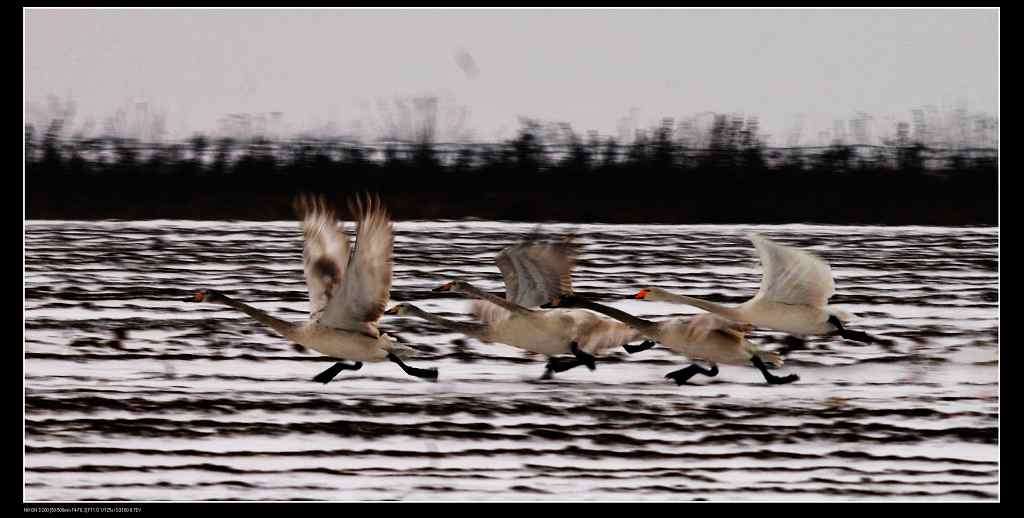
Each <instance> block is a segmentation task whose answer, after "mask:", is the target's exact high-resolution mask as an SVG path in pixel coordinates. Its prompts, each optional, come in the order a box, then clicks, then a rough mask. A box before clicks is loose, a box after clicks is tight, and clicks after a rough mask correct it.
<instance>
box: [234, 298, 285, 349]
mask: <svg viewBox="0 0 1024 518" xmlns="http://www.w3.org/2000/svg"><path fill="white" fill-rule="evenodd" d="M221 297H222V298H223V301H221V302H220V303H221V304H224V305H225V306H230V307H233V308H235V309H237V310H239V311H241V312H243V313H245V314H246V315H249V316H250V317H252V318H254V319H256V320H257V321H259V322H260V323H262V324H264V325H267V326H269V327H270V328H272V329H273V330H274V331H277V332H278V333H280V334H281V336H284V337H285V338H289V339H291V338H292V337H293V336H295V333H296V331H297V329H298V326H296V325H295V324H293V323H291V322H287V321H284V320H281V319H279V318H275V317H272V316H270V315H268V314H267V313H265V312H264V311H262V310H259V309H256V308H254V307H252V306H250V305H248V304H245V303H244V302H239V301H237V300H235V299H233V298H231V297H228V296H227V295H221Z"/></svg>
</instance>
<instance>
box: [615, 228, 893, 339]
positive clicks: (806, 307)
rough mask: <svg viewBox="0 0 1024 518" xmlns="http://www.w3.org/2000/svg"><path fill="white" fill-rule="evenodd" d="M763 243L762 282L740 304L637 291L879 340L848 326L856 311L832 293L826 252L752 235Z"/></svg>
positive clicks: (806, 330) (800, 328)
mask: <svg viewBox="0 0 1024 518" xmlns="http://www.w3.org/2000/svg"><path fill="white" fill-rule="evenodd" d="M749 237H750V240H751V242H753V244H754V246H755V247H756V248H757V251H758V254H759V256H760V258H761V266H762V268H763V269H764V273H763V275H762V277H761V287H760V289H759V290H758V292H757V294H756V295H754V297H753V298H751V299H750V300H748V301H746V302H744V303H742V304H740V305H738V306H735V307H729V306H723V305H721V304H716V303H714V302H711V301H707V300H703V299H699V298H696V297H688V296H686V295H676V294H674V293H670V292H668V291H666V290H663V289H661V288H644V289H642V290H640V291H639V292H638V293H637V294H636V295H635V297H636V298H637V299H642V300H648V301H655V302H659V301H664V302H672V303H677V304H686V305H689V306H694V307H698V308H700V309H703V310H705V311H708V312H711V313H714V314H716V315H719V316H722V317H724V318H727V319H729V320H733V321H737V322H749V323H751V324H753V325H754V326H756V327H762V328H766V329H773V330H776V331H783V332H786V333H789V334H791V335H794V336H796V337H801V338H802V337H805V336H810V335H829V334H833V333H838V334H839V335H840V336H842V337H843V338H846V339H849V340H854V341H858V342H864V343H873V342H876V341H878V340H877V339H875V338H874V337H872V336H870V335H868V334H867V333H864V332H861V331H853V330H850V329H847V328H846V327H845V324H846V323H847V322H848V321H849V320H850V319H851V317H852V316H851V315H850V314H849V313H847V312H846V311H843V310H841V309H839V308H837V307H835V306H830V305H828V299H829V298H830V297H832V294H833V293H834V292H835V281H834V280H833V279H832V269H831V268H830V267H829V265H828V263H826V262H825V261H824V260H822V259H821V258H819V257H817V256H814V255H812V254H810V253H808V252H806V251H804V250H800V249H798V248H793V247H790V246H783V245H780V244H778V243H775V242H774V241H772V240H770V239H768V238H765V237H762V236H758V235H751V236H749Z"/></svg>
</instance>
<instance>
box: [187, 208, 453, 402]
mask: <svg viewBox="0 0 1024 518" xmlns="http://www.w3.org/2000/svg"><path fill="white" fill-rule="evenodd" d="M296 208H297V209H298V210H299V211H300V212H301V213H302V216H303V220H302V228H303V237H304V247H303V252H302V259H303V270H304V274H305V279H306V286H307V288H308V289H309V302H310V315H309V319H308V320H306V321H305V322H288V321H284V320H281V319H278V318H275V317H273V316H271V315H268V314H267V313H265V312H263V311H261V310H259V309H257V308H254V307H252V306H249V305H248V304H245V303H243V302H240V301H238V300H235V299H234V298H231V297H229V296H227V295H225V294H223V293H221V292H219V291H217V290H214V289H202V290H199V291H197V292H196V294H195V296H194V297H190V298H188V299H185V301H187V302H203V303H210V304H221V305H225V306H228V307H232V308H235V309H237V310H239V311H241V312H243V313H245V314H247V315H249V316H250V317H252V318H254V319H256V320H257V321H259V322H260V323H263V324H265V325H267V326H269V327H270V328H271V329H273V330H274V331H277V332H278V333H279V334H280V335H281V336H283V337H285V338H287V339H289V340H291V341H293V342H295V343H298V344H300V345H303V346H305V347H308V348H310V349H313V350H315V351H317V352H319V353H321V354H323V355H326V356H329V357H331V358H337V359H339V360H348V361H351V362H352V363H345V362H344V361H341V362H337V363H335V364H334V365H333V366H331V367H330V368H328V369H327V370H325V371H323V372H321V373H320V374H318V375H317V376H316V377H314V378H313V379H314V381H318V382H320V383H327V382H329V381H331V380H332V379H334V377H335V376H337V375H338V373H340V372H341V371H343V370H353V371H354V370H359V369H360V368H362V366H363V362H382V361H391V362H394V363H396V364H397V365H398V366H399V367H401V368H402V370H403V371H405V372H406V374H409V375H411V376H416V377H419V378H425V379H428V380H436V379H437V369H420V368H416V367H411V366H409V365H406V364H405V363H404V362H403V361H402V358H401V357H400V355H404V354H405V353H407V352H409V351H411V349H410V348H408V347H406V346H404V345H401V344H399V343H398V342H396V341H395V339H394V338H392V337H391V336H388V335H387V334H385V333H382V332H381V331H380V329H379V328H378V327H377V320H378V319H379V318H380V315H381V314H382V313H383V312H384V308H385V307H386V306H387V303H388V298H389V290H390V288H391V271H392V245H393V242H394V236H393V231H392V225H391V220H390V217H389V216H388V213H387V210H386V209H385V208H384V206H383V205H382V204H381V202H380V200H378V199H376V198H368V199H367V200H366V201H365V202H364V201H362V200H359V199H356V200H355V202H354V203H352V205H351V209H352V213H353V215H354V219H356V220H357V222H358V223H357V227H356V241H355V250H354V251H351V250H350V248H351V246H350V244H349V237H348V234H347V233H346V232H345V225H344V224H340V225H339V222H338V220H337V217H336V215H335V211H334V209H333V208H332V207H331V206H330V205H329V204H327V203H326V202H325V201H324V200H323V199H322V198H314V197H309V196H301V197H299V198H298V199H297V200H296Z"/></svg>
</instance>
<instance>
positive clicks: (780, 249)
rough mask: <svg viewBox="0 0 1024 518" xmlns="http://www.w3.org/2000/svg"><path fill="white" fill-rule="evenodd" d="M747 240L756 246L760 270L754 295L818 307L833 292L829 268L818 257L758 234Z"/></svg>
mask: <svg viewBox="0 0 1024 518" xmlns="http://www.w3.org/2000/svg"><path fill="white" fill-rule="evenodd" d="M750 240H751V242H753V243H754V246H755V247H757V252H758V254H759V255H760V256H761V267H762V269H763V270H764V273H763V274H762V277H761V289H760V290H759V291H758V292H757V296H758V297H760V298H762V299H764V300H769V301H772V302H781V303H784V304H807V305H811V306H816V307H822V306H824V305H825V304H826V303H827V302H828V299H829V297H831V296H832V293H834V292H835V283H834V281H833V280H832V269H831V268H829V266H828V263H826V262H825V261H823V260H822V259H820V258H818V257H816V256H814V255H811V254H810V253H808V252H805V251H803V250H800V249H797V248H793V247H789V246H783V245H780V244H777V243H775V242H773V241H771V240H769V239H767V238H764V237H761V236H758V235H752V236H750Z"/></svg>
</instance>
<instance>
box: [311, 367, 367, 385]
mask: <svg viewBox="0 0 1024 518" xmlns="http://www.w3.org/2000/svg"><path fill="white" fill-rule="evenodd" d="M361 368H363V362H355V363H353V364H348V363H345V362H337V363H335V364H334V365H331V366H330V367H328V368H327V370H325V371H323V372H321V373H320V374H317V375H316V376H315V377H314V378H313V381H316V382H318V383H324V384H326V383H327V382H329V381H331V380H332V379H334V377H335V376H337V375H338V373H340V372H341V371H357V370H359V369H361Z"/></svg>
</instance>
